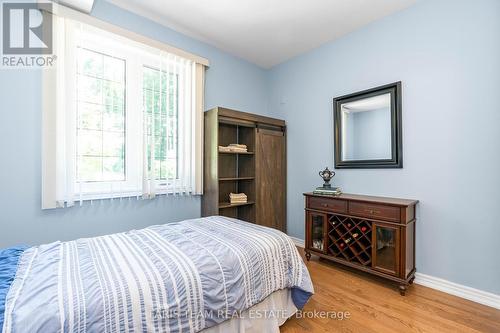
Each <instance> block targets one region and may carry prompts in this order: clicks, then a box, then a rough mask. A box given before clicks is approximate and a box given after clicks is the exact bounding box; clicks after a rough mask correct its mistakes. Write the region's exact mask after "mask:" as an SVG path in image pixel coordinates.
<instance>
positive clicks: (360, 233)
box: [328, 215, 372, 266]
mask: <svg viewBox="0 0 500 333" xmlns="http://www.w3.org/2000/svg"><path fill="white" fill-rule="evenodd" d="M328 238H329V239H328V252H329V254H330V255H332V256H334V257H337V258H342V259H345V260H347V261H349V262H351V263H357V264H361V265H363V266H370V265H371V262H372V255H371V251H372V227H371V223H370V222H368V221H366V220H363V219H357V218H352V217H346V216H341V215H328Z"/></svg>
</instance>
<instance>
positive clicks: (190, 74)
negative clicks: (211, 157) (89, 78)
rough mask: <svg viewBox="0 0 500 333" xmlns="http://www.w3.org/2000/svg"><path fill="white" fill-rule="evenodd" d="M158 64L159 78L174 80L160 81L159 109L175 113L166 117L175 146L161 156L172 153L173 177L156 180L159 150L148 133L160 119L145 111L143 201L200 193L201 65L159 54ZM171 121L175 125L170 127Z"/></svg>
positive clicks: (202, 77) (158, 171) (202, 71)
mask: <svg viewBox="0 0 500 333" xmlns="http://www.w3.org/2000/svg"><path fill="white" fill-rule="evenodd" d="M157 64H158V70H159V72H160V77H163V76H165V77H167V78H174V79H172V80H170V79H166V80H165V81H164V80H162V79H160V80H159V82H158V83H159V86H158V93H159V101H160V103H159V106H158V108H159V109H160V110H163V109H166V110H167V113H168V114H170V113H169V112H170V111H169V110H174V111H173V112H174V115H172V116H170V115H169V116H167V125H166V126H165V131H166V136H167V137H169V136H173V137H175V141H176V142H174V146H175V147H164V148H163V149H165V150H166V151H163V156H166V157H167V158H169V154H171V152H172V151H175V154H176V156H177V159H176V164H177V165H176V168H175V169H176V172H175V174H176V175H175V177H173V178H166V179H165V178H161V177H160V178H158V174H161V170H159V168H161V165H160V164H158V163H156V162H157V160H158V159H157V156H156V154H157V153H159V151H158V147H157V142H155V140H154V135H151V134H152V133H151V132H152V131H153V132H154V130H155V128H157V126H158V124H157V122H158V121H159V119H158V118H157V117H155V116H153V115H150V114H148V113H147V112H144V127H143V143H144V148H143V170H144V172H143V186H142V190H143V193H142V194H143V198H154V197H155V196H156V195H157V194H202V192H203V189H202V184H203V180H202V163H203V160H202V158H203V155H202V154H203V146H202V140H203V139H202V138H203V91H204V66H203V65H201V64H197V63H195V62H194V61H191V60H189V59H185V58H182V57H178V56H176V55H174V54H170V53H166V52H158V60H157ZM164 85H165V86H164ZM150 100H151V101H153V100H154V99H153V98H151V99H150ZM164 103H165V104H166V105H163V104H164ZM171 122H176V124H177V126H176V127H175V126H171V125H170V124H171ZM160 126H164V124H160ZM171 131H174V132H175V133H171ZM160 153H162V152H160Z"/></svg>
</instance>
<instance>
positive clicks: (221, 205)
mask: <svg viewBox="0 0 500 333" xmlns="http://www.w3.org/2000/svg"><path fill="white" fill-rule="evenodd" d="M253 204H255V202H253V201H248V202H242V203H233V204H232V203H229V202H219V209H226V208H233V207H240V206H249V205H253Z"/></svg>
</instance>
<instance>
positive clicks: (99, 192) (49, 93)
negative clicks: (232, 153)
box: [42, 15, 204, 208]
mask: <svg viewBox="0 0 500 333" xmlns="http://www.w3.org/2000/svg"><path fill="white" fill-rule="evenodd" d="M53 19H54V20H53V21H54V31H55V36H54V48H55V54H56V55H57V65H56V67H55V68H50V69H46V70H45V72H44V79H43V142H42V144H43V149H42V155H43V156H42V160H43V162H42V164H43V165H42V169H43V177H42V208H56V207H66V206H72V205H73V204H74V203H75V202H78V201H79V202H83V201H84V200H94V199H106V198H116V197H132V196H134V197H139V198H145V199H149V198H154V197H155V196H156V195H158V194H201V193H202V179H201V177H202V137H203V135H202V131H203V90H204V65H202V64H199V63H197V62H195V61H193V60H192V59H188V58H185V57H180V56H178V55H175V54H172V53H169V52H165V51H164V50H162V49H158V48H155V47H152V46H148V45H146V44H143V43H139V42H137V41H134V40H131V39H127V38H126V37H123V35H117V34H114V33H111V32H109V31H105V30H102V29H99V28H97V27H94V26H91V25H88V24H84V23H81V22H78V21H75V20H71V19H68V18H64V17H59V16H55V15H54V17H53Z"/></svg>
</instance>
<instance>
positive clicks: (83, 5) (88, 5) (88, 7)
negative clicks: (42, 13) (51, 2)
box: [56, 0, 94, 14]
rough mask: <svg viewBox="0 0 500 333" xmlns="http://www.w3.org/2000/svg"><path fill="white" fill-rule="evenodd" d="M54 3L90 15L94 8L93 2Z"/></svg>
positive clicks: (83, 0)
mask: <svg viewBox="0 0 500 333" xmlns="http://www.w3.org/2000/svg"><path fill="white" fill-rule="evenodd" d="M56 2H58V3H60V4H61V5H65V6H68V7H71V8H73V9H76V10H79V11H81V12H84V13H87V14H90V12H91V11H92V6H94V0H59V1H56Z"/></svg>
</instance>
